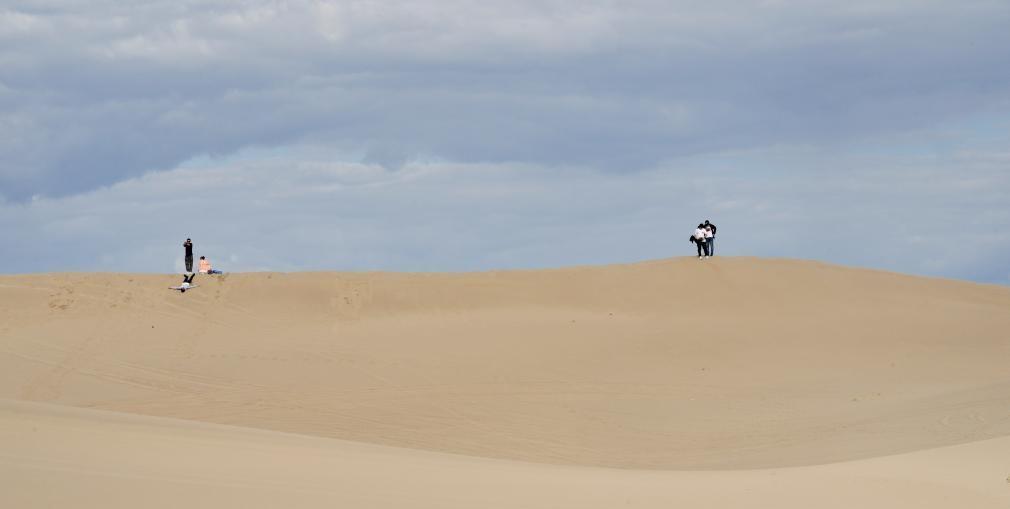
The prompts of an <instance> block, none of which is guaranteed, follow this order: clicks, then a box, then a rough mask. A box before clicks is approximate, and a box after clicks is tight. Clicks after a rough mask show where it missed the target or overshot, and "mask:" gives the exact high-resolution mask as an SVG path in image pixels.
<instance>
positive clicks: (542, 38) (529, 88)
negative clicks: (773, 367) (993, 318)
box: [0, 0, 1010, 284]
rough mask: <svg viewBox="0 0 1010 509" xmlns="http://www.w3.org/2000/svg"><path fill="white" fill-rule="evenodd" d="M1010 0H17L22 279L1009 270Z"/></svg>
mask: <svg viewBox="0 0 1010 509" xmlns="http://www.w3.org/2000/svg"><path fill="white" fill-rule="evenodd" d="M1008 26H1010V3H1008V2H1006V1H1003V0H999V1H972V0H965V1H957V2H954V1H943V2H940V1H914V2H913V1H896V0H892V1H887V0H883V1H882V0H874V1H863V0H853V1H848V2H835V1H816V0H814V1H810V0H808V1H788V0H782V1H772V0H768V1H727V0H713V1H709V2H687V1H637V0H625V1H620V2H617V1H595V0H577V1H576V0H554V1H552V0H547V1H545V0H537V1H528V2H527V1H510V2H495V1H487V0H485V1H460V0H452V1H450V0H430V1H429V0H411V1H398V0H385V1H375V2H373V1H339V2H333V1H322V0H312V1H309V0H289V1H282V0H274V1H266V0H237V1H236V0H229V1H201V2H196V1H190V0H172V1H162V0H155V1H143V0H137V1H132V2H120V1H118V0H117V1H112V0H91V1H88V2H80V1H75V0H34V1H22V0H8V1H6V2H4V3H3V5H2V6H0V228H2V231H3V233H4V235H5V237H6V242H3V243H0V257H2V258H3V259H4V260H5V263H4V265H3V268H0V272H2V273H33V272H62V271H114V272H179V271H182V270H183V260H182V254H183V250H182V246H181V244H182V241H183V240H184V239H185V238H187V237H191V238H193V241H194V243H195V246H196V248H195V250H196V254H197V256H199V255H206V256H207V257H208V258H210V259H211V260H212V261H213V262H214V265H215V267H216V268H220V269H223V270H225V271H300V270H356V271H357V270H396V271H470V270H488V269H510V268H539V267H557V266H567V265H581V264H605V263H623V262H634V261H638V260H645V259H654V258H664V257H670V256H685V255H691V254H693V249H694V247H693V245H691V244H690V243H689V242H688V241H687V237H688V236H689V235H690V233H691V232H692V231H693V229H694V226H696V225H697V224H698V223H699V222H701V221H703V220H705V219H709V220H711V221H712V222H713V223H715V224H717V225H718V226H719V235H718V240H717V250H718V251H717V254H719V255H732V256H765V257H790V258H803V259H815V260H820V261H825V262H831V263H839V264H846V265H854V266H860V267H869V268H876V269H883V270H893V271H899V272H905V273H912V274H921V275H928V276H940V277H949V278H959V279H967V280H972V281H979V282H986V283H998V284H1010V265H1008V262H1007V261H1008V260H1010V30H1007V29H1006V27H1008Z"/></svg>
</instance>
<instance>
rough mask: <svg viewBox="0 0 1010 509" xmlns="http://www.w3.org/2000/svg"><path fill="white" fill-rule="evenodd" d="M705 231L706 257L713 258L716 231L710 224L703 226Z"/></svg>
mask: <svg viewBox="0 0 1010 509" xmlns="http://www.w3.org/2000/svg"><path fill="white" fill-rule="evenodd" d="M702 231H703V232H705V258H711V257H712V255H714V254H715V232H713V231H712V228H711V227H710V226H706V227H704V228H702Z"/></svg>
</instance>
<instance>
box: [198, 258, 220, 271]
mask: <svg viewBox="0 0 1010 509" xmlns="http://www.w3.org/2000/svg"><path fill="white" fill-rule="evenodd" d="M200 273H201V274H224V273H223V272H221V271H220V270H214V269H212V268H211V267H210V260H208V259H207V257H206V256H201V257H200Z"/></svg>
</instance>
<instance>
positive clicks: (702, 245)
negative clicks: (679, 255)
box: [691, 224, 708, 258]
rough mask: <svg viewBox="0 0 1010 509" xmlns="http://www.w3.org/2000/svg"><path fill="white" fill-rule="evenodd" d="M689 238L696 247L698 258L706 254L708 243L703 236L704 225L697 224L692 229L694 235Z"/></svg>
mask: <svg viewBox="0 0 1010 509" xmlns="http://www.w3.org/2000/svg"><path fill="white" fill-rule="evenodd" d="M691 240H692V241H693V242H694V245H695V246H697V247H698V258H705V257H707V256H708V243H707V242H706V237H705V225H703V224H699V225H698V227H697V228H695V229H694V235H692V236H691Z"/></svg>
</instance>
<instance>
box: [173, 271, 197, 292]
mask: <svg viewBox="0 0 1010 509" xmlns="http://www.w3.org/2000/svg"><path fill="white" fill-rule="evenodd" d="M194 277H196V273H192V272H191V273H189V274H186V275H184V276H182V284H181V285H179V286H169V287H168V288H169V290H179V291H180V292H182V293H186V290H189V289H190V288H196V285H194V284H193V278H194Z"/></svg>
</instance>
